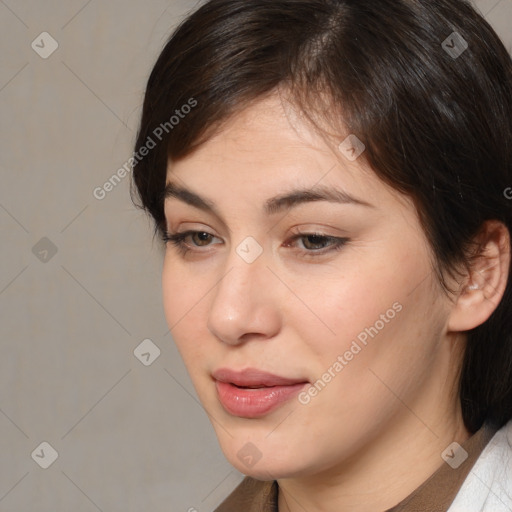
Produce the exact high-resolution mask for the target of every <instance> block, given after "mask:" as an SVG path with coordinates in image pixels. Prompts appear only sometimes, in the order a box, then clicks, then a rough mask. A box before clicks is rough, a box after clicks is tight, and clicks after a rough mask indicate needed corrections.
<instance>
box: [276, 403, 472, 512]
mask: <svg viewBox="0 0 512 512" xmlns="http://www.w3.org/2000/svg"><path fill="white" fill-rule="evenodd" d="M432 398H434V397H432ZM437 398H439V396H437ZM430 402H431V403H430V409H429V407H428V401H427V404H426V409H424V410H421V409H420V408H416V407H415V406H413V407H412V408H410V409H409V408H406V407H404V410H403V414H402V415H401V416H400V417H396V418H393V419H392V420H391V421H390V422H389V423H388V424H387V425H386V426H385V428H383V429H381V430H380V431H379V434H378V435H377V437H375V438H374V439H373V440H371V441H370V442H368V443H367V444H366V445H365V446H364V448H363V449H362V450H360V451H359V452H358V453H357V454H356V455H354V456H353V457H352V458H351V459H350V460H344V461H343V462H342V463H341V464H339V465H338V466H336V467H333V468H329V469H328V470H327V471H322V472H321V473H317V474H314V475H307V476H300V477H298V478H286V479H281V480H278V484H279V495H278V509H279V512H304V510H315V511H316V512H345V511H347V512H348V511H350V512H370V511H371V512H376V511H382V512H383V511H386V510H388V509H389V508H391V507H393V506H395V505H397V504H398V503H399V502H400V501H402V500H403V499H405V498H406V497H408V496H409V495H410V494H411V493H412V492H413V491H414V490H415V489H416V488H417V487H419V486H420V485H421V484H422V483H423V482H424V481H426V480H427V479H428V478H429V477H430V476H431V475H432V474H433V473H434V472H435V471H436V470H437V469H438V468H439V467H440V466H441V465H442V464H445V462H444V461H443V460H442V459H441V453H442V452H443V451H444V450H445V449H446V447H447V446H448V445H450V444H451V443H452V442H454V441H456V442H458V443H459V444H462V443H464V442H465V441H466V440H467V439H468V438H469V437H470V433H469V432H468V431H467V430H466V428H465V426H464V422H463V420H462V413H461V411H460V406H459V405H458V401H457V400H455V403H452V404H451V406H446V407H440V405H439V401H438V402H437V403H436V402H435V400H432V401H430ZM416 405H417V404H416ZM413 411H416V412H413ZM433 411H434V412H435V413H437V417H436V416H433V414H432V412H433ZM428 413H430V414H428ZM421 418H429V421H428V425H427V424H426V423H425V422H423V421H422V420H421Z"/></svg>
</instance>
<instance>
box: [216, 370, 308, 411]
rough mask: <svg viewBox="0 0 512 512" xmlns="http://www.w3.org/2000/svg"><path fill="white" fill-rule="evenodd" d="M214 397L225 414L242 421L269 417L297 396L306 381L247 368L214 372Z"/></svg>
mask: <svg viewBox="0 0 512 512" xmlns="http://www.w3.org/2000/svg"><path fill="white" fill-rule="evenodd" d="M212 377H213V378H214V379H215V386H216V389H217V397H218V399H219V401H220V403H221V405H222V407H223V408H224V409H225V411H226V412H228V413H229V414H231V415H233V416H238V417H242V418H257V417H261V416H264V415H266V414H269V413H270V412H271V411H274V410H275V409H276V408H278V407H279V406H281V405H283V404H284V403H286V402H287V401H288V400H290V399H291V398H292V397H293V396H295V395H296V394H298V393H299V392H300V391H301V390H302V389H303V388H304V387H305V386H306V385H307V384H309V381H307V380H306V379H303V378H288V377H283V376H280V375H275V374H272V373H268V372H265V371H262V370H258V369H254V368H247V369H245V370H242V371H235V370H231V369H228V368H221V369H219V370H216V371H215V372H213V374H212Z"/></svg>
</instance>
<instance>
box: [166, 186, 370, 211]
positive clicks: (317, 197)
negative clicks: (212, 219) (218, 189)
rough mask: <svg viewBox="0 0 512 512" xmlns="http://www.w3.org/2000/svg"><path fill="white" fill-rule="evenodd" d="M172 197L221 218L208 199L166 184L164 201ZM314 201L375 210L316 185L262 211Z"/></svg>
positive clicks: (273, 200) (267, 204) (279, 199)
mask: <svg viewBox="0 0 512 512" xmlns="http://www.w3.org/2000/svg"><path fill="white" fill-rule="evenodd" d="M172 197H174V198H176V199H179V200H181V201H183V202H184V203H186V204H188V205H190V206H193V207H195V208H198V209H200V210H203V211H206V212H209V213H212V214H213V215H215V216H217V217H219V218H222V217H221V215H220V213H219V211H218V210H217V207H216V205H215V203H213V202H212V201H210V200H209V199H206V198H204V197H201V196H200V195H199V194H197V193H195V192H193V191H192V190H189V189H188V188H186V187H183V186H180V185H177V184H176V183H173V182H168V183H167V184H166V186H165V190H164V201H165V200H166V199H169V198H172ZM314 201H328V202H330V203H339V204H353V205H358V206H366V207H369V208H375V206H374V205H372V204H370V203H367V202H366V201H363V200H362V199H358V198H355V197H353V196H352V195H350V194H348V193H347V192H345V191H344V190H340V189H337V188H334V187H326V186H325V185H316V186H314V187H312V188H302V189H295V190H292V191H291V192H288V193H286V194H282V195H279V196H275V197H272V198H270V199H268V200H267V201H266V202H265V204H264V208H263V209H264V212H265V213H266V214H267V215H275V214H276V213H279V212H282V211H283V210H287V211H289V210H291V209H292V208H294V207H297V206H299V205H301V204H305V203H312V202H314Z"/></svg>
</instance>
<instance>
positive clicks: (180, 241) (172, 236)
mask: <svg viewBox="0 0 512 512" xmlns="http://www.w3.org/2000/svg"><path fill="white" fill-rule="evenodd" d="M195 234H206V235H209V236H211V237H213V235H212V234H211V233H208V232H207V231H184V232H183V233H164V234H163V236H162V240H163V242H164V243H165V244H167V243H172V244H173V245H174V246H175V247H177V248H178V250H179V252H180V254H182V255H185V254H187V253H189V252H191V251H192V252H194V251H195V250H194V249H191V248H190V246H189V245H188V244H186V243H185V239H186V238H188V237H189V236H190V235H195ZM310 237H315V238H319V239H320V241H319V242H318V243H319V244H321V243H322V242H324V241H327V242H329V241H330V242H333V244H331V245H330V246H328V247H330V248H328V249H327V250H314V249H311V250H307V249H302V250H299V252H300V254H302V255H304V256H306V257H318V256H323V255H324V254H327V253H330V252H332V251H340V250H341V249H342V248H343V247H344V246H345V245H346V244H347V243H348V242H349V241H350V240H349V239H348V238H338V237H334V236H327V235H322V234H321V233H297V234H295V235H294V236H293V237H292V238H291V239H290V241H291V242H294V241H295V240H299V239H301V238H310ZM287 244H288V242H287ZM313 245H314V244H313ZM287 246H288V245H287ZM195 252H204V251H201V250H199V251H195Z"/></svg>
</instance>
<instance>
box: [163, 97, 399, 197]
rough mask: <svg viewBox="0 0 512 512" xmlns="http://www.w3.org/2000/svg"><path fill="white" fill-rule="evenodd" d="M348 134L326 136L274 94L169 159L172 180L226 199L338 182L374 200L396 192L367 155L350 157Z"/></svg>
mask: <svg viewBox="0 0 512 512" xmlns="http://www.w3.org/2000/svg"><path fill="white" fill-rule="evenodd" d="M346 137H347V136H346V134H345V135H341V136H340V137H338V138H336V137H331V138H329V139H326V138H325V137H323V136H322V135H321V134H320V133H319V132H318V131H317V130H315V129H314V128H313V127H312V125H311V124H309V123H307V122H306V121H305V119H304V117H303V116H301V115H300V114H299V113H298V111H297V110H296V109H294V108H293V107H291V105H290V104H289V103H287V102H283V101H281V98H280V97H279V96H278V95H277V94H273V95H271V96H269V97H266V98H264V99H261V100H259V101H257V102H255V103H253V104H251V105H250V106H249V107H247V108H246V109H244V110H242V111H241V112H238V113H237V114H235V115H233V116H232V117H231V118H230V119H229V120H228V121H227V122H226V123H225V124H224V125H223V126H222V127H221V128H220V129H219V131H218V132H217V133H216V134H215V135H214V136H213V137H211V138H210V139H209V140H208V141H207V142H205V143H204V144H203V145H201V146H200V147H199V148H198V149H197V150H196V151H195V152H193V153H192V154H190V155H189V156H187V157H185V158H183V159H181V160H178V161H176V162H172V161H169V163H168V171H167V180H168V181H172V182H177V184H178V185H183V186H186V188H189V189H193V190H195V191H201V190H202V191H204V192H205V195H208V196H211V197H218V198H219V201H223V202H226V201H227V202H229V201H236V199H237V197H238V198H239V200H242V201H243V200H247V201H253V200H254V199H255V198H256V197H258V201H259V203H260V204H261V201H262V200H263V199H265V200H267V199H268V198H270V197H274V196H276V195H277V194H279V193H282V192H284V191H287V190H288V191H289V190H291V189H292V188H293V189H296V188H298V187H300V188H302V189H307V188H313V187H316V186H320V187H326V188H328V187H333V188H334V187H336V188H338V189H342V190H344V191H345V192H346V193H348V194H350V195H352V196H355V197H359V198H361V199H363V200H366V201H367V202H373V203H374V204H376V203H379V202H382V201H383V200H384V199H385V198H386V194H387V196H396V194H397V193H396V191H394V190H392V189H391V188H390V187H389V186H387V185H386V184H384V183H383V182H382V181H381V180H380V179H378V177H377V175H376V174H375V173H374V172H373V171H372V170H371V169H370V168H369V167H368V165H367V164H366V162H365V160H364V158H363V157H362V155H361V157H359V158H357V159H355V160H350V159H348V158H347V157H346V152H345V151H342V150H340V149H339V145H340V143H343V141H344V140H345V139H346ZM343 149H346V148H345V146H343ZM234 194H236V196H237V197H235V195H234ZM388 198H389V199H391V197H388ZM395 199H396V197H395Z"/></svg>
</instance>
